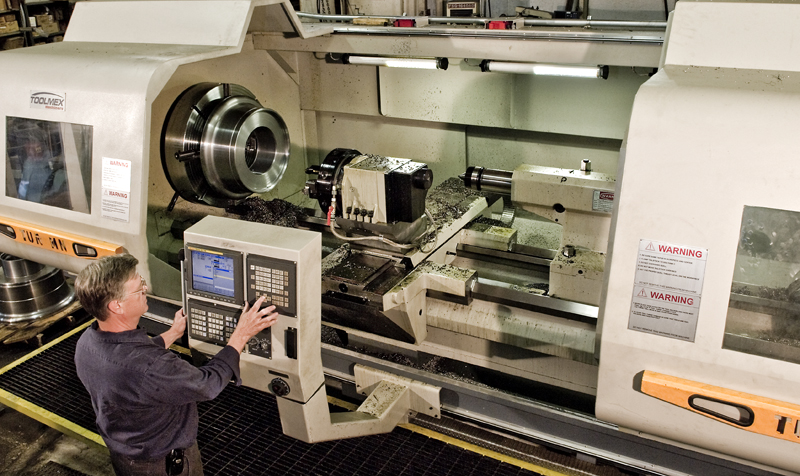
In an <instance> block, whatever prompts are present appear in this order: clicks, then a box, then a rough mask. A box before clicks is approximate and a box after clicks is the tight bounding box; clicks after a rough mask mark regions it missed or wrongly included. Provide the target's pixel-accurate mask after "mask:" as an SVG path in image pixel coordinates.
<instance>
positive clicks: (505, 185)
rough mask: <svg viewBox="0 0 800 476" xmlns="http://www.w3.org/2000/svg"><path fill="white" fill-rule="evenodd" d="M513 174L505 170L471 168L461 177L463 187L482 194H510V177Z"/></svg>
mask: <svg viewBox="0 0 800 476" xmlns="http://www.w3.org/2000/svg"><path fill="white" fill-rule="evenodd" d="M512 175H514V172H509V171H507V170H496V169H484V168H483V167H480V166H472V167H469V168H468V169H467V171H466V172H464V173H463V174H462V175H459V177H460V178H461V180H463V181H464V186H466V187H467V188H471V189H473V190H480V191H482V192H495V193H511V176H512Z"/></svg>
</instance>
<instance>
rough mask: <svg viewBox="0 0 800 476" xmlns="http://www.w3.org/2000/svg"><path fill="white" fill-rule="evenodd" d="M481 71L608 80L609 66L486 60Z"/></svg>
mask: <svg viewBox="0 0 800 476" xmlns="http://www.w3.org/2000/svg"><path fill="white" fill-rule="evenodd" d="M481 71H484V72H492V73H516V74H535V75H539V76H567V77H571V78H595V79H600V78H602V79H607V78H608V66H578V65H570V64H545V63H507V62H504V61H490V60H485V61H483V62H482V63H481Z"/></svg>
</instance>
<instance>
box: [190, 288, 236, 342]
mask: <svg viewBox="0 0 800 476" xmlns="http://www.w3.org/2000/svg"><path fill="white" fill-rule="evenodd" d="M240 313H241V311H240V310H239V309H236V308H230V307H227V306H220V305H218V304H215V303H206V302H201V301H197V300H195V299H189V301H188V309H187V312H186V316H187V318H188V320H189V322H190V325H189V337H191V338H193V339H197V340H201V341H204V342H210V343H212V344H220V345H225V343H226V342H228V339H229V338H230V336H231V333H232V332H233V330H234V329H236V323H237V322H239V314H240Z"/></svg>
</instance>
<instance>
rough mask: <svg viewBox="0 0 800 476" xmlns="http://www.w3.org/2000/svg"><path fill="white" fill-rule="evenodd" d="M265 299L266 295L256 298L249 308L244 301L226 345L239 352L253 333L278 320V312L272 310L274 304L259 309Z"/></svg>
mask: <svg viewBox="0 0 800 476" xmlns="http://www.w3.org/2000/svg"><path fill="white" fill-rule="evenodd" d="M265 299H266V296H261V297H260V298H258V301H256V302H255V304H253V307H252V308H250V306H249V304H248V303H244V308H243V309H242V315H241V316H239V324H238V325H237V326H236V330H234V331H233V334H231V338H230V339H229V340H228V345H229V346H231V347H233V348H234V349H236V350H238V351H239V353H241V352H242V350H244V346H245V344H247V341H249V340H250V339H251V338H252V337H253V336H254V335H256V334H258V333H259V332H261V331H263V330H264V329H266V328H267V327H269V326H271V325H273V324H275V323H276V322H278V313H277V312H273V311H275V306H267V307H265V308H263V309H261V305H262V304H264V300H265Z"/></svg>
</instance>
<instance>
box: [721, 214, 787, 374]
mask: <svg viewBox="0 0 800 476" xmlns="http://www.w3.org/2000/svg"><path fill="white" fill-rule="evenodd" d="M722 347H723V348H725V349H731V350H736V351H740V352H746V353H748V354H753V355H760V356H763V357H770V358H773V359H779V360H785V361H789V362H796V363H800V212H793V211H787V210H777V209H772V208H762V207H750V206H746V207H744V212H743V214H742V227H741V230H740V233H739V244H738V249H737V253H736V267H735V269H734V272H733V285H732V287H731V298H730V303H729V305H728V316H727V320H726V323H725V339H724V340H723V344H722Z"/></svg>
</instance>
